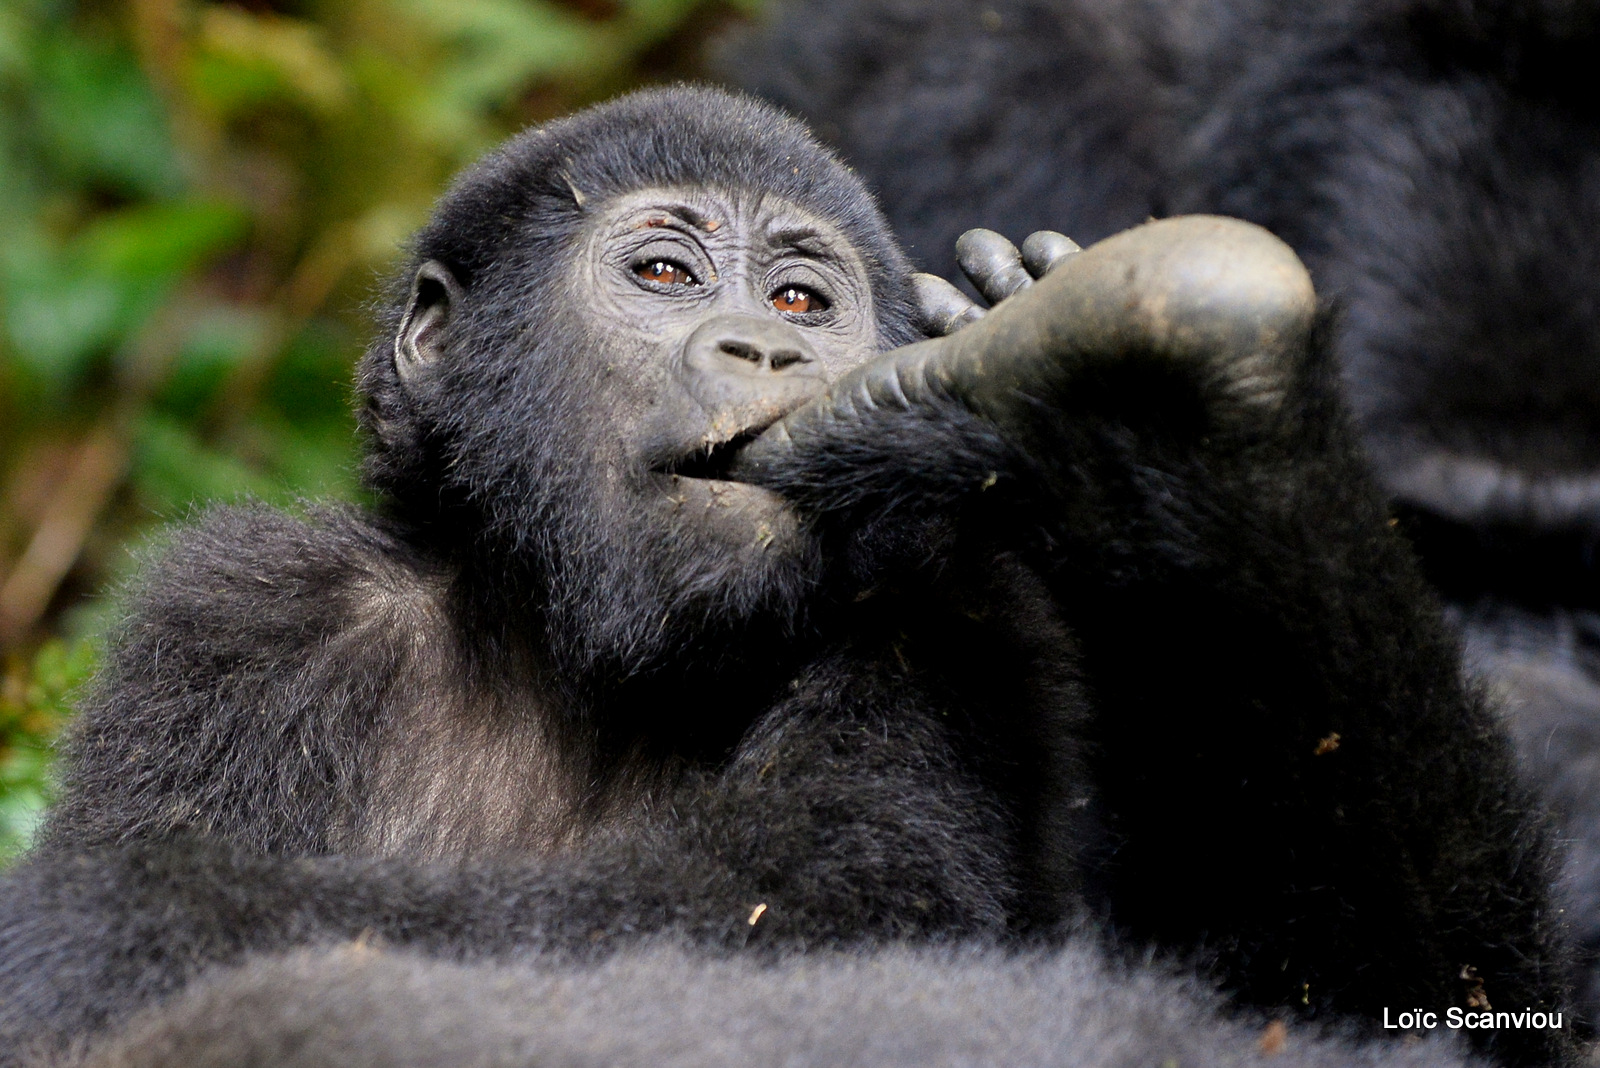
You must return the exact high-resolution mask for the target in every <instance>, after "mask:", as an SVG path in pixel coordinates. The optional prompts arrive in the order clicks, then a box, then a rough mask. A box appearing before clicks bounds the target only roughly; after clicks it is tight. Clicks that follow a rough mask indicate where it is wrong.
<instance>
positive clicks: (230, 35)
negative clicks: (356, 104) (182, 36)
mask: <svg viewBox="0 0 1600 1068" xmlns="http://www.w3.org/2000/svg"><path fill="white" fill-rule="evenodd" d="M192 79H193V87H194V89H195V91H196V92H197V93H198V94H199V95H200V96H202V97H203V98H204V99H206V100H208V101H209V102H210V103H211V104H212V105H213V106H215V107H217V108H218V109H219V110H220V111H222V112H223V113H225V114H232V113H235V112H238V111H242V110H244V109H246V108H248V107H250V106H252V105H256V104H260V103H263V102H265V101H268V100H272V99H274V98H281V99H291V100H296V101H299V102H301V103H304V104H307V105H309V106H310V107H311V109H312V110H313V111H316V112H321V113H332V112H336V111H339V110H341V109H342V108H345V107H347V106H348V105H349V103H350V87H349V84H348V82H347V80H346V78H345V75H344V72H343V71H342V70H341V69H340V66H339V62H338V60H337V59H336V58H334V56H333V55H332V54H331V53H330V52H329V51H328V48H327V45H326V42H325V39H324V35H323V33H322V32H321V31H320V30H319V29H318V28H317V27H315V26H312V25H310V24H308V23H305V22H301V21H299V20H297V19H291V18H287V17H284V16H281V15H252V14H250V13H249V12H247V11H242V10H240V9H239V8H234V7H217V6H209V7H206V8H205V9H203V10H202V12H201V14H200V39H199V49H198V53H197V55H196V57H195V67H194V70H193V72H192Z"/></svg>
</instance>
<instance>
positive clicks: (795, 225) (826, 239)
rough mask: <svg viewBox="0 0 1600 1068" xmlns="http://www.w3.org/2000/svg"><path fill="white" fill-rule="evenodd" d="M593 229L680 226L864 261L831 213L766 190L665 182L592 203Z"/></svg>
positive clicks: (715, 236)
mask: <svg viewBox="0 0 1600 1068" xmlns="http://www.w3.org/2000/svg"><path fill="white" fill-rule="evenodd" d="M589 222H590V227H591V231H592V232H596V231H598V232H601V233H604V232H606V231H614V230H620V231H624V232H626V231H640V230H651V229H669V228H670V229H679V230H684V231H687V232H691V233H694V234H696V235H697V236H700V237H703V238H704V239H707V240H710V241H722V242H729V243H739V244H744V245H749V246H753V247H764V248H769V249H774V250H780V251H793V252H796V253H799V254H801V255H806V256H812V257H824V256H831V257H835V258H838V259H841V260H851V261H856V262H857V263H859V262H860V261H861V259H862V250H861V249H858V248H856V247H855V244H854V242H852V240H851V239H850V236H849V234H847V233H846V232H845V230H844V229H843V228H842V227H841V226H839V225H838V224H837V223H836V222H834V221H833V220H832V219H830V218H828V217H827V216H826V215H822V214H819V213H817V212H815V211H813V210H811V209H810V208H807V207H804V206H802V205H800V204H797V203H795V202H794V201H792V200H790V199H788V198H787V197H784V196H781V195H779V194H777V193H773V192H770V191H767V190H762V189H747V188H732V187H727V186H707V185H696V186H661V187H652V188H647V189H635V190H632V191H630V192H626V193H620V194H617V195H614V196H611V197H608V198H606V199H605V200H603V201H601V202H600V203H599V204H597V205H593V209H592V213H591V214H590V220H589Z"/></svg>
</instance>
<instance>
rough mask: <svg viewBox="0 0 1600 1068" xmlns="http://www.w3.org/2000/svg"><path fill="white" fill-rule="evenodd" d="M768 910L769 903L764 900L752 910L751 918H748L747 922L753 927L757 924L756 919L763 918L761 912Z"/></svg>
mask: <svg viewBox="0 0 1600 1068" xmlns="http://www.w3.org/2000/svg"><path fill="white" fill-rule="evenodd" d="M766 911H767V903H766V902H765V901H763V902H762V903H761V904H759V905H757V906H756V907H755V908H753V909H751V910H750V918H749V919H748V920H746V921H745V922H746V923H748V924H749V925H750V926H751V927H754V926H755V925H756V921H757V920H759V919H760V918H761V914H762V913H763V912H766Z"/></svg>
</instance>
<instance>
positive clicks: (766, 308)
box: [394, 187, 884, 677]
mask: <svg viewBox="0 0 1600 1068" xmlns="http://www.w3.org/2000/svg"><path fill="white" fill-rule="evenodd" d="M574 197H575V199H577V200H578V201H579V206H580V208H581V222H580V225H579V226H578V227H577V228H576V230H575V232H573V233H572V234H571V235H570V238H569V240H567V241H565V242H563V247H562V248H561V249H560V250H558V251H557V252H556V253H555V254H554V255H551V250H550V242H549V241H548V239H542V238H541V237H540V236H539V235H530V236H529V238H528V240H527V241H526V242H525V243H521V244H520V245H519V246H518V248H517V250H516V251H515V252H514V253H511V254H508V256H507V257H506V259H505V261H504V262H503V263H501V264H498V265H496V266H494V267H493V268H492V269H491V270H489V271H488V272H486V273H485V274H484V275H482V276H480V278H479V280H478V281H477V283H476V284H475V285H473V286H471V287H468V286H466V285H464V284H462V283H461V282H460V281H458V280H457V279H456V277H455V275H454V274H453V272H451V270H450V269H449V268H448V267H447V266H445V265H444V264H443V263H440V262H438V261H434V260H429V261H427V262H425V263H423V264H422V266H421V267H420V268H419V269H418V272H417V276H416V281H415V284H414V286H413V293H412V297H411V301H410V304H409V307H408V309H407V311H406V313H405V315H404V317H403V319H402V322H401V324H400V328H399V330H398V331H397V335H396V339H395V343H394V366H395V369H396V373H397V375H398V377H399V380H400V383H401V385H402V387H403V388H404V389H405V391H406V392H407V393H408V394H409V395H410V397H411V399H412V400H413V401H414V403H415V405H416V407H417V408H418V409H419V411H420V412H421V413H422V414H423V418H424V420H425V421H426V424H427V425H428V427H429V428H430V431H431V435H432V436H433V437H435V438H437V439H438V442H439V444H440V446H442V448H443V449H444V451H445V453H446V455H445V457H444V463H443V469H444V470H445V471H446V472H448V474H447V475H446V477H445V480H446V481H454V482H455V483H456V484H457V485H458V486H460V487H461V490H462V491H463V493H464V494H466V495H469V496H470V498H471V499H473V500H474V502H475V503H476V504H477V505H478V506H479V507H480V508H481V509H482V513H483V515H482V519H481V520H480V521H478V522H481V526H482V528H483V534H484V537H485V539H486V540H485V541H484V542H483V544H482V545H481V546H480V548H481V549H482V555H485V556H488V557H491V558H492V560H491V562H490V566H491V567H492V568H494V569H496V570H498V571H499V572H500V576H499V578H500V579H501V580H503V579H504V578H505V577H506V576H507V575H510V574H513V573H514V572H515V571H516V569H517V566H518V564H519V563H520V564H525V565H527V566H529V567H530V568H531V570H532V571H533V572H534V573H535V574H536V576H537V584H538V589H537V591H536V593H535V594H534V596H535V597H537V598H538V599H539V600H540V601H541V602H542V615H543V617H544V623H545V631H546V635H547V639H548V644H549V646H550V648H551V650H552V652H553V653H554V655H555V658H556V661H557V666H558V668H559V669H560V671H561V672H562V673H563V674H568V675H586V674H594V673H595V671H596V670H597V669H603V670H604V673H605V674H606V675H608V676H611V677H617V676H619V675H620V676H626V675H628V674H631V673H634V672H637V671H639V670H642V669H644V668H646V667H648V666H650V665H651V664H652V663H654V662H658V661H660V660H661V659H663V657H664V656H665V655H666V654H668V653H671V652H677V651H681V648H682V646H683V643H684V642H685V641H690V640H696V639H702V640H703V639H704V638H705V637H706V636H707V632H708V631H716V632H718V633H719V634H724V635H727V634H731V633H732V631H733V629H734V628H738V629H740V630H743V629H744V628H747V627H748V626H749V625H750V624H751V623H752V622H763V623H766V624H768V625H770V626H773V627H775V628H776V629H777V630H778V631H780V632H783V631H789V630H792V628H793V626H794V625H795V623H796V621H797V619H798V618H799V617H800V614H801V612H802V609H803V606H804V601H805V595H806V594H807V592H809V590H810V589H811V588H812V587H813V586H814V585H815V583H816V581H817V576H818V572H819V566H820V565H819V560H818V553H817V549H816V547H815V545H814V544H813V540H812V538H811V537H810V535H809V534H808V533H807V532H806V531H805V530H804V529H803V528H802V526H801V523H800V521H799V518H798V516H797V515H796V513H795V512H794V511H793V509H792V507H791V506H790V505H789V504H787V503H786V502H785V501H784V499H783V498H781V497H779V496H778V495H777V494H775V493H773V492H771V491H769V490H766V489H762V488H759V487H756V486H752V485H749V484H747V483H743V482H735V481H731V480H729V479H727V478H725V477H723V476H724V475H725V473H726V469H727V467H728V465H729V463H730V462H731V460H732V458H733V456H734V455H735V454H736V453H737V451H738V450H739V448H740V447H741V446H742V445H743V444H744V443H745V442H747V441H749V440H750V439H752V438H753V437H755V436H756V435H757V434H759V433H760V432H761V431H762V430H764V429H766V428H767V427H768V426H770V425H771V424H772V423H774V422H776V421H777V420H778V419H779V418H781V417H782V416H783V415H785V414H786V413H788V412H790V411H792V410H794V409H795V408H796V407H798V406H799V405H801V404H804V403H805V402H806V401H808V400H811V399H812V398H814V397H816V396H818V395H819V394H820V393H821V392H822V391H823V390H824V388H825V387H826V385H827V383H828V382H830V381H832V380H833V379H835V378H837V377H838V376H839V375H841V374H842V373H844V372H845V371H847V370H848V369H850V368H851V367H854V366H855V365H857V364H858V363H860V362H862V361H863V360H864V359H866V358H867V357H868V356H869V355H871V354H872V353H874V352H876V351H878V350H879V349H880V348H882V347H884V339H883V338H882V337H881V336H880V330H879V325H878V319H877V316H876V309H875V306H874V297H873V286H872V277H871V272H870V270H869V266H868V263H867V261H866V260H865V259H864V257H863V255H862V254H861V252H860V251H859V250H858V249H857V248H856V247H855V246H854V244H853V243H852V242H851V240H850V239H849V238H848V237H847V235H846V234H845V233H844V232H843V231H842V230H841V229H840V227H839V226H838V225H836V224H835V223H834V222H832V221H831V220H829V219H827V218H825V217H823V216H820V215H818V214H817V213H815V212H813V211H810V210H808V209H806V208H804V207H802V206H800V205H798V204H795V203H793V202H792V201H790V200H788V199H786V198H784V197H782V196H777V195H773V194H768V193H762V192H760V191H752V190H742V189H723V188H713V187H698V188H697V187H683V188H645V189H637V190H632V191H628V192H623V193H619V194H616V195H613V196H610V197H607V198H605V199H603V200H601V201H599V202H598V203H596V202H594V201H592V200H590V199H588V198H587V197H584V196H583V194H582V193H581V192H579V191H575V193H574ZM546 255H550V259H551V262H548V263H535V262H530V261H533V260H537V259H538V258H540V257H541V256H546ZM724 644H725V646H726V647H728V648H730V649H731V648H734V646H733V644H732V643H731V642H727V643H724ZM711 659H712V660H713V662H715V661H717V660H719V659H721V658H719V657H712V658H711Z"/></svg>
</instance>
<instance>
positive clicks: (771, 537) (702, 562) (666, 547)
mask: <svg viewBox="0 0 1600 1068" xmlns="http://www.w3.org/2000/svg"><path fill="white" fill-rule="evenodd" d="M746 488H753V487H746ZM696 489H699V487H696ZM758 492H764V491H758ZM607 496H612V497H613V499H612V500H609V501H605V502H598V501H596V502H590V504H589V506H588V507H584V506H583V505H581V504H580V505H578V506H577V507H572V508H569V509H567V510H566V513H565V514H564V515H563V516H562V518H561V520H560V521H559V523H558V524H557V526H559V527H560V528H561V529H560V530H558V531H554V532H552V533H553V536H552V537H549V538H547V539H546V540H545V541H544V544H545V546H546V547H547V550H548V555H547V559H546V560H545V561H544V564H545V566H544V567H543V568H541V570H542V571H543V572H544V574H545V576H546V594H547V597H548V605H547V616H546V618H547V620H548V635H549V640H550V646H551V649H550V651H551V653H552V654H553V656H554V657H555V660H556V663H557V665H558V667H559V668H560V669H561V670H562V672H563V673H564V674H566V675H567V676H568V677H569V678H575V677H576V678H583V679H588V680H592V681H594V682H597V683H599V684H601V685H604V684H606V683H609V682H619V681H622V680H625V679H627V678H630V677H633V676H636V675H640V674H646V673H654V672H657V671H662V670H671V669H673V668H674V667H689V666H691V665H688V664H684V663H675V661H684V660H686V659H691V658H692V659H693V661H694V663H693V664H692V667H693V668H695V669H697V670H716V669H718V668H719V667H730V668H731V667H735V666H737V664H738V662H740V661H743V660H746V659H748V658H758V659H772V649H771V647H770V645H769V644H768V642H766V641H760V640H757V639H758V636H760V637H772V638H782V637H788V636H790V635H792V634H794V633H795V632H796V631H797V630H798V628H799V627H800V625H801V624H802V621H803V618H804V616H805V611H806V606H807V602H808V601H809V600H810V598H811V596H812V595H813V593H814V592H815V590H816V589H817V587H818V585H819V583H820V581H821V575H822V570H823V567H822V557H821V553H820V552H819V551H818V548H817V545H816V543H815V539H814V538H812V537H811V536H810V535H809V534H808V533H807V532H806V531H805V530H804V529H803V528H802V527H801V525H800V523H799V522H798V520H797V519H796V518H795V517H794V514H793V513H792V512H791V511H789V510H788V508H787V506H781V507H772V506H770V502H764V501H753V502H750V506H749V507H747V508H744V509H742V510H740V509H735V510H733V511H732V512H729V511H726V510H725V511H721V512H717V511H713V510H710V509H706V508H704V507H703V505H702V503H701V501H700V500H699V499H698V498H697V497H694V496H693V495H692V494H691V500H689V501H687V502H684V501H679V502H678V503H676V504H674V503H673V502H671V501H667V502H666V503H665V504H663V503H662V501H661V500H660V497H659V495H658V494H656V493H654V492H649V491H648V490H647V491H646V492H642V493H639V492H629V493H626V494H623V495H621V496H625V497H626V498H629V499H627V500H623V501H619V500H617V499H615V496H618V495H612V494H608V495H607ZM574 503H576V502H574ZM715 507H718V506H713V508H715Z"/></svg>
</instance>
